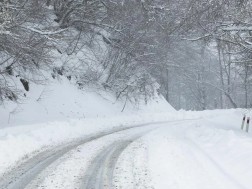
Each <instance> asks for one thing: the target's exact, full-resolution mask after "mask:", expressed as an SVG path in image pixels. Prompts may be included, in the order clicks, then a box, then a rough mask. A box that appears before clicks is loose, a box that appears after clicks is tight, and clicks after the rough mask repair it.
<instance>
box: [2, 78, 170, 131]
mask: <svg viewBox="0 0 252 189" xmlns="http://www.w3.org/2000/svg"><path fill="white" fill-rule="evenodd" d="M17 83H18V82H17ZM48 83H49V84H48V85H38V84H33V83H31V84H30V91H29V92H26V97H25V98H23V99H22V101H21V103H19V104H16V103H12V102H5V104H4V105H3V106H0V120H1V123H0V128H1V127H6V126H15V125H22V124H32V123H42V122H48V121H58V120H60V121H63V120H67V119H85V118H97V117H105V116H106V117H108V116H120V115H125V114H132V113H133V112H135V113H143V112H149V113H151V112H169V111H174V109H173V108H172V107H171V106H170V105H169V104H168V103H166V102H165V100H164V99H163V98H162V97H156V98H154V99H153V101H150V102H149V103H148V104H147V105H145V104H144V103H143V102H142V104H141V103H140V104H138V105H132V104H131V103H127V104H126V106H125V109H124V111H123V112H121V111H122V109H123V107H124V101H116V99H115V97H114V96H113V95H111V94H109V93H105V92H102V91H99V90H95V89H92V88H90V89H88V88H87V89H85V90H80V89H78V88H77V87H76V86H75V85H74V84H73V83H72V82H70V81H69V80H68V79H67V78H65V77H63V76H62V77H60V78H59V79H55V80H53V79H51V80H50V81H49V82H48Z"/></svg>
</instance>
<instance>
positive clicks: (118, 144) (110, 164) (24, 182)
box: [0, 120, 181, 189]
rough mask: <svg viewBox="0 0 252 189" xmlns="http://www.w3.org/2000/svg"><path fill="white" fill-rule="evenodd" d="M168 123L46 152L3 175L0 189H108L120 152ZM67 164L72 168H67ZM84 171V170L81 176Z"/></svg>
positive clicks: (101, 135) (103, 134) (119, 131)
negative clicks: (103, 188) (144, 135)
mask: <svg viewBox="0 0 252 189" xmlns="http://www.w3.org/2000/svg"><path fill="white" fill-rule="evenodd" d="M180 122H181V120H178V121H171V122H169V124H171V123H172V124H176V123H180ZM167 123H168V122H163V123H162V122H160V123H156V124H155V123H152V124H143V125H138V126H134V127H126V128H117V129H112V130H110V131H106V132H100V133H98V134H95V135H93V136H89V137H87V138H84V139H82V140H77V141H72V142H70V143H66V144H62V145H59V146H57V147H54V148H52V149H47V150H46V151H43V152H41V153H38V154H37V155H35V156H34V157H32V158H31V159H27V160H26V161H24V162H23V163H21V164H20V165H17V166H16V167H14V168H13V169H12V170H11V171H9V172H7V173H5V174H4V175H3V177H1V178H0V188H1V189H2V188H6V189H21V188H55V187H58V188H73V186H75V185H76V186H75V187H74V188H76V187H78V188H90V189H91V188H102V186H106V187H105V188H111V187H112V178H113V176H112V175H113V170H114V167H115V165H116V160H117V159H118V158H119V155H120V154H121V152H122V151H123V150H124V149H125V148H126V147H127V146H128V145H129V144H130V143H131V142H133V141H134V140H136V139H137V138H139V137H140V136H142V135H143V134H145V133H146V132H149V131H150V130H153V129H155V128H157V127H160V126H164V125H166V124H167ZM82 151H83V153H81V152H82ZM76 158H77V159H78V160H77V161H75V160H76ZM80 160H81V161H80ZM69 162H73V164H75V165H74V166H73V165H71V166H69V165H68V163H69ZM85 167H86V169H87V170H85V171H84V172H83V170H84V169H85ZM69 169H74V170H72V171H74V173H73V174H69V171H70V170H69ZM52 172H55V174H52ZM70 172H71V171H70ZM64 175H65V177H64ZM66 178H67V179H66ZM76 178H79V180H76Z"/></svg>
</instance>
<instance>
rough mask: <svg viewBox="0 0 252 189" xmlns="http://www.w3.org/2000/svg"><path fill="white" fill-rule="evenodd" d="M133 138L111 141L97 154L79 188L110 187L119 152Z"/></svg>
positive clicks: (98, 188) (101, 188)
mask: <svg viewBox="0 0 252 189" xmlns="http://www.w3.org/2000/svg"><path fill="white" fill-rule="evenodd" d="M133 140H135V139H133ZM133 140H124V141H119V142H116V143H113V144H112V145H110V146H109V147H107V148H106V149H105V150H103V151H102V152H101V153H100V154H98V156H97V157H96V158H95V159H94V160H93V162H92V163H91V165H90V167H89V169H88V172H87V173H86V175H85V178H84V181H83V185H82V186H81V189H87V188H88V189H105V188H106V189H111V188H112V187H113V186H112V181H113V172H114V169H115V166H116V162H117V160H118V158H119V156H120V154H121V153H122V152H123V151H124V149H125V148H127V146H128V145H129V144H130V143H132V142H133Z"/></svg>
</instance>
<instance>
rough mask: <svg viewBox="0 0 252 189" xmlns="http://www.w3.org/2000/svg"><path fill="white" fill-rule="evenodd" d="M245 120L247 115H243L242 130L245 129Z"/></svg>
mask: <svg viewBox="0 0 252 189" xmlns="http://www.w3.org/2000/svg"><path fill="white" fill-rule="evenodd" d="M245 120H246V115H244V116H243V119H242V125H241V130H243V128H244V124H245Z"/></svg>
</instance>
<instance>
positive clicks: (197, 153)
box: [0, 111, 252, 189]
mask: <svg viewBox="0 0 252 189" xmlns="http://www.w3.org/2000/svg"><path fill="white" fill-rule="evenodd" d="M238 113H239V112H238ZM238 113H237V111H233V112H231V111H227V113H225V112H224V113H222V114H220V112H218V111H215V112H211V113H209V114H208V112H205V113H197V116H194V115H193V113H192V114H189V113H188V116H186V117H185V118H184V119H177V120H170V121H160V122H150V123H145V124H139V125H134V126H133V124H132V126H126V127H115V128H110V129H107V130H106V131H101V130H100V131H97V132H95V133H93V134H89V135H86V136H83V137H82V138H79V139H76V140H71V141H68V142H65V143H60V144H58V145H57V146H55V145H52V146H51V147H50V148H46V150H41V151H38V152H37V153H35V155H33V156H27V157H24V160H22V161H20V163H17V165H16V166H13V168H12V169H11V170H9V171H7V172H5V173H4V174H3V176H2V177H1V178H0V188H1V189H23V188H26V189H35V188H39V189H42V188H43V189H55V188H63V189H73V188H74V189H77V188H80V189H167V188H169V189H212V188H216V189H250V188H252V180H251V178H252V169H251V168H252V160H251V157H252V137H251V134H247V133H245V132H244V131H241V130H240V119H238V118H240V113H239V114H238ZM230 115H233V116H230ZM188 117H192V118H193V117H194V118H195V119H186V118H188ZM227 120H228V122H227Z"/></svg>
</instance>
